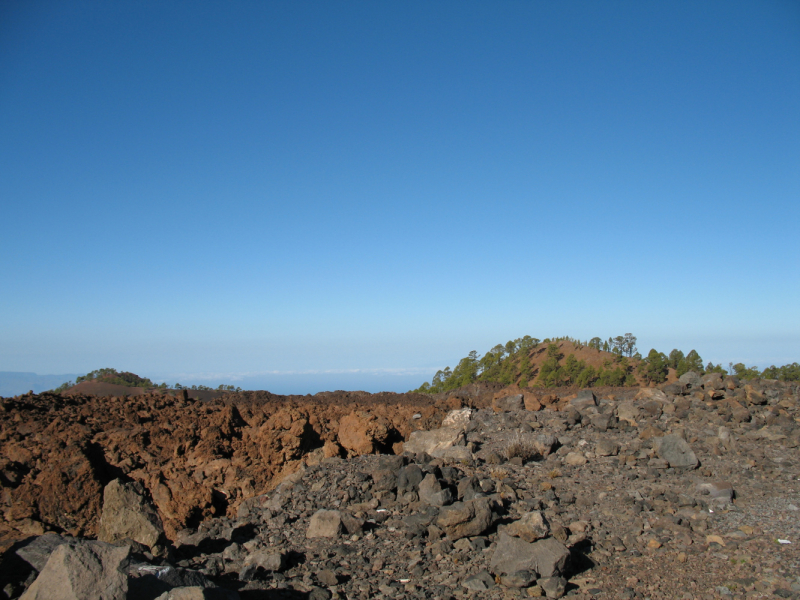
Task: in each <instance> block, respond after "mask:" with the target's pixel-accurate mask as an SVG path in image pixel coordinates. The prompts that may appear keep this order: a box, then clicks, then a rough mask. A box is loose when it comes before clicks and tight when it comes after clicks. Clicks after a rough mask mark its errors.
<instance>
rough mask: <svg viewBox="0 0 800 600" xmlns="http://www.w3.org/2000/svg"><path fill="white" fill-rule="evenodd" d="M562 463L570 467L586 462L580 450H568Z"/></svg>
mask: <svg viewBox="0 0 800 600" xmlns="http://www.w3.org/2000/svg"><path fill="white" fill-rule="evenodd" d="M564 463H565V464H567V465H569V466H571V467H580V466H581V465H585V464H586V457H585V456H584V455H583V454H581V453H580V452H570V453H569V454H567V456H565V457H564Z"/></svg>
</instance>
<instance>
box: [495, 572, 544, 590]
mask: <svg viewBox="0 0 800 600" xmlns="http://www.w3.org/2000/svg"><path fill="white" fill-rule="evenodd" d="M534 581H536V574H535V573H532V572H531V571H528V570H522V571H514V572H513V573H511V574H510V575H503V576H501V577H500V583H501V584H502V585H504V586H505V587H508V588H525V587H528V586H530V585H531V584H532V583H533V582H534Z"/></svg>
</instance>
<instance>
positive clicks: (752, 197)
mask: <svg viewBox="0 0 800 600" xmlns="http://www.w3.org/2000/svg"><path fill="white" fill-rule="evenodd" d="M0 195H1V196H2V220H1V221H0V223H2V236H0V273H2V275H1V276H0V371H3V370H4V371H34V372H37V373H81V372H87V371H89V370H92V369H95V368H99V367H106V366H111V367H115V368H118V369H124V370H132V371H134V372H137V373H139V374H141V375H146V376H151V377H153V378H164V379H166V380H167V381H170V382H172V381H173V380H176V378H178V377H180V378H181V379H178V380H180V381H184V382H187V381H188V382H197V383H202V382H203V381H205V380H204V379H203V378H204V377H206V378H208V380H209V381H211V380H214V381H216V380H219V381H220V382H221V381H234V382H235V381H236V380H237V379H236V377H245V376H246V377H250V379H249V380H248V381H251V383H252V382H254V381H256V382H257V381H261V382H262V385H271V386H272V387H271V389H274V390H275V391H296V392H314V391H318V390H319V389H324V388H325V387H333V386H336V385H337V384H338V383H339V382H341V381H343V379H342V377H345V378H346V383H347V387H353V388H358V387H361V388H366V389H371V390H375V389H380V388H383V389H396V390H401V389H408V388H409V387H411V386H412V385H413V386H416V385H418V384H419V383H421V382H422V381H423V380H427V379H430V377H431V376H432V374H433V373H434V372H435V370H436V369H437V368H440V367H444V366H445V365H450V366H454V364H455V363H456V362H457V360H458V359H459V358H460V357H462V356H464V355H466V354H467V353H468V352H469V351H470V350H473V349H475V350H478V352H479V353H483V352H485V351H486V350H487V349H489V348H490V347H491V346H493V345H494V344H496V343H498V342H505V341H507V340H508V339H512V338H516V337H520V336H523V335H525V334H529V335H532V336H535V337H539V338H544V337H548V336H556V335H572V336H575V337H580V338H584V339H588V338H590V337H593V336H595V335H599V336H601V337H604V338H605V337H608V336H611V335H620V334H622V333H625V332H632V333H634V334H635V335H637V336H638V338H639V349H640V350H642V351H644V352H647V350H649V349H650V348H651V347H656V348H658V349H659V350H663V351H666V352H669V350H671V349H672V348H674V347H677V348H681V349H683V350H684V351H688V350H690V349H692V348H696V349H697V350H698V352H700V354H701V355H702V356H703V358H704V360H706V361H708V360H713V361H715V362H724V363H725V364H727V362H728V361H731V360H732V361H734V362H738V361H743V362H745V363H747V364H755V365H758V366H762V367H763V366H767V365H769V364H772V363H774V364H784V363H787V362H792V361H796V360H800V316H799V311H798V306H800V293H799V292H800V268H799V267H800V236H799V235H798V232H799V228H798V226H799V225H800V3H798V2H796V1H789V0H785V1H768V0H764V1H749V2H735V1H730V0H724V1H718V2H716V1H707V2H639V1H632V2H594V1H591V2H545V1H527V2H462V1H459V2H254V3H248V2H213V3H212V2H170V3H165V2H160V1H159V2H99V1H98V2H35V1H33V2H3V3H2V4H0ZM309 372H310V373H309ZM270 373H271V375H270ZM289 373H293V374H292V375H289ZM298 373H299V375H298ZM304 374H308V377H305V376H304ZM259 377H261V378H262V379H261V380H258V378H259ZM270 377H271V378H272V379H269V378H270ZM281 377H284V379H281ZM326 377H327V379H326ZM337 377H338V378H339V379H337ZM253 378H255V379H253ZM190 380H192V381H190ZM242 381H244V380H242ZM282 382H283V383H282ZM252 385H257V383H252Z"/></svg>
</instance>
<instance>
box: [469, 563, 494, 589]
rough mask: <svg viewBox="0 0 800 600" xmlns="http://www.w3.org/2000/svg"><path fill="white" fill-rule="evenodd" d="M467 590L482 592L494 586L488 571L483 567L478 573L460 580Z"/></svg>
mask: <svg viewBox="0 0 800 600" xmlns="http://www.w3.org/2000/svg"><path fill="white" fill-rule="evenodd" d="M461 585H463V586H464V587H465V588H467V589H468V590H473V591H475V592H483V591H486V590H490V589H492V588H493V587H494V578H493V577H492V576H491V574H490V573H489V571H486V570H485V569H484V570H483V571H481V572H480V573H478V574H476V575H473V576H471V577H467V578H466V579H464V580H463V581H462V582H461Z"/></svg>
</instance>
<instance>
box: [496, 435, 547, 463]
mask: <svg viewBox="0 0 800 600" xmlns="http://www.w3.org/2000/svg"><path fill="white" fill-rule="evenodd" d="M503 453H504V454H505V457H506V460H511V459H512V458H517V457H519V458H521V459H522V461H523V462H528V461H531V460H538V459H540V458H541V453H540V448H539V445H538V444H537V443H536V439H535V437H534V436H532V435H526V434H524V433H522V432H521V431H515V432H514V434H513V435H512V436H511V438H510V439H509V440H508V441H507V442H506V444H505V447H504V448H503Z"/></svg>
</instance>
